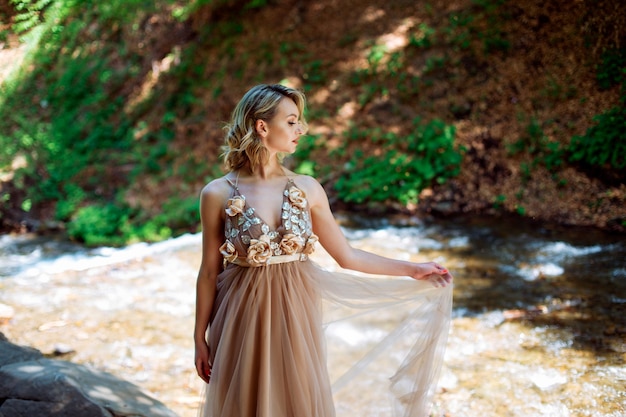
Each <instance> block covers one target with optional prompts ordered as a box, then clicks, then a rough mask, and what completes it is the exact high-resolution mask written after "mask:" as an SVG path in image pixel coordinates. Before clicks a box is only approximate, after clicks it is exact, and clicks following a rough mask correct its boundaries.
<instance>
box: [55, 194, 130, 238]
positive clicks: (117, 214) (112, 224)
mask: <svg viewBox="0 0 626 417" xmlns="http://www.w3.org/2000/svg"><path fill="white" fill-rule="evenodd" d="M128 216H129V213H128V210H125V209H119V208H118V207H117V206H114V205H112V204H107V205H93V206H87V207H83V208H81V209H79V210H78V211H77V212H76V214H75V216H74V218H73V219H72V221H71V222H69V224H68V227H67V233H68V235H69V236H70V238H72V239H75V240H77V241H79V242H83V243H85V244H86V245H88V246H98V245H105V244H113V245H122V244H124V243H126V238H125V236H123V235H122V234H121V233H120V230H122V229H124V228H125V227H126V225H127V224H128Z"/></svg>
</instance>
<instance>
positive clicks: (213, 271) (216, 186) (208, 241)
mask: <svg viewBox="0 0 626 417" xmlns="http://www.w3.org/2000/svg"><path fill="white" fill-rule="evenodd" d="M227 192H228V189H225V187H223V184H220V182H219V180H218V181H213V182H211V183H209V184H208V185H207V186H205V187H204V189H203V190H202V193H201V194H200V219H201V221H202V262H201V264H200V270H199V272H198V280H197V283H196V324H195V329H194V341H195V347H196V354H195V363H196V371H197V372H198V375H199V376H200V378H202V379H203V380H204V381H205V382H207V383H208V382H209V379H210V376H211V365H212V364H211V363H209V348H208V344H207V341H206V331H207V328H208V327H209V320H210V317H211V311H212V309H213V302H214V300H215V293H216V282H217V275H218V274H219V273H220V272H221V271H222V255H221V254H220V252H219V247H220V246H221V244H222V243H223V240H224V218H223V212H224V201H225V199H226V198H227V194H226V193H227Z"/></svg>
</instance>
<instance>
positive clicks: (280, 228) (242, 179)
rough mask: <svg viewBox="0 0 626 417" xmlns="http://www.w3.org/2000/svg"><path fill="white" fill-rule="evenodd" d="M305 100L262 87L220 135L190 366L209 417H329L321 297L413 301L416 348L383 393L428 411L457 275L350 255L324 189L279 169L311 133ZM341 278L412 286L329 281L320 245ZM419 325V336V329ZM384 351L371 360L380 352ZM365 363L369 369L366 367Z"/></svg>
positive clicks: (379, 303)
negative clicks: (220, 167) (317, 260)
mask: <svg viewBox="0 0 626 417" xmlns="http://www.w3.org/2000/svg"><path fill="white" fill-rule="evenodd" d="M304 107H305V97H304V95H303V94H302V93H301V92H299V91H297V90H295V89H291V88H288V87H285V86H282V85H258V86H256V87H254V88H252V89H251V90H249V91H248V92H247V93H246V94H245V95H244V96H243V98H242V99H241V101H240V102H239V103H238V104H237V106H236V108H235V110H234V111H233V114H232V120H231V122H230V125H229V126H228V127H227V133H226V145H225V149H224V150H225V152H224V160H225V166H226V170H227V171H228V173H227V174H226V175H225V176H224V177H221V178H219V179H216V180H213V181H211V182H210V183H209V184H207V185H206V186H205V187H204V189H203V190H202V193H201V197H200V214H201V220H202V263H201V266H200V271H199V273H198V280H197V288H196V291H197V302H196V325H195V333H194V340H195V349H196V354H195V365H196V370H197V372H198V375H199V376H200V378H202V379H203V380H204V381H205V382H206V383H207V384H208V385H207V389H206V399H205V402H204V405H203V406H202V409H201V411H200V414H201V415H202V416H211V417H330V416H334V415H335V408H334V404H333V389H335V388H337V387H339V385H344V384H345V383H346V382H345V381H348V382H347V383H348V384H349V383H350V382H349V381H350V380H351V379H353V376H354V375H355V374H356V369H353V370H351V371H349V372H347V374H346V377H345V378H342V379H341V381H339V383H338V384H339V385H337V387H333V388H331V382H330V378H329V376H328V371H327V367H326V354H325V339H324V326H323V322H322V299H327V300H328V301H329V303H335V304H343V305H347V306H350V307H352V308H364V309H373V308H376V309H380V308H393V307H394V306H395V305H398V304H402V303H407V302H409V303H413V304H414V305H415V306H416V309H415V310H414V311H415V313H414V314H413V315H411V317H408V318H407V319H404V322H403V325H402V326H403V328H406V329H408V332H415V334H412V335H409V337H410V338H411V343H413V346H412V347H411V349H408V351H407V353H406V354H404V356H403V358H404V360H403V362H402V363H401V365H400V369H399V370H397V371H396V370H389V371H390V375H389V376H390V377H391V378H392V379H391V384H390V385H391V386H390V388H391V389H392V390H393V391H394V392H395V393H396V395H397V396H398V397H399V398H400V400H399V401H397V404H396V408H397V409H398V410H399V411H400V413H402V414H403V415H405V416H411V417H417V416H420V417H423V416H425V415H427V413H428V407H429V402H430V400H431V398H432V393H433V387H434V385H435V383H436V379H437V375H438V370H439V368H440V364H441V360H442V356H443V348H444V347H445V341H446V336H447V332H448V325H449V317H450V308H451V287H452V286H451V285H448V284H451V282H452V275H451V274H450V273H449V272H448V271H447V270H446V269H445V268H444V267H442V266H441V265H438V264H437V263H434V262H427V263H413V262H406V261H400V260H394V259H390V258H386V257H382V256H378V255H375V254H372V253H369V252H365V251H362V250H358V249H355V248H352V247H351V246H350V245H349V243H348V242H347V240H346V238H345V237H344V235H343V234H342V232H341V229H340V228H339V227H338V225H337V223H336V222H335V219H334V218H333V214H332V213H331V210H330V207H329V203H328V198H327V196H326V193H325V192H324V189H323V188H322V187H321V185H320V184H319V183H318V182H317V181H316V180H315V179H314V178H311V177H309V176H304V175H297V174H295V173H294V172H291V171H289V170H287V169H286V168H285V167H284V166H283V165H282V164H281V155H285V154H291V153H293V152H294V151H295V150H296V147H297V145H298V141H299V139H300V137H301V135H303V134H304V133H305V132H306V129H307V124H306V121H305V120H304V117H303V112H304ZM318 241H319V244H321V245H322V246H323V247H324V248H325V249H326V251H327V252H328V253H329V254H330V255H331V256H332V257H333V258H334V259H335V260H336V261H337V263H338V264H339V265H340V266H341V267H343V268H347V269H352V270H355V271H360V272H365V273H370V274H384V275H387V276H389V275H392V276H394V275H395V276H404V277H410V278H413V279H408V278H405V279H402V278H397V279H380V278H375V277H372V278H357V277H353V276H349V275H347V274H346V275H339V274H333V273H330V272H327V271H324V270H322V269H320V268H319V267H317V266H316V265H315V264H313V263H312V262H311V261H310V260H309V259H308V255H310V254H311V253H313V251H314V250H315V246H316V244H317V242H318ZM416 326H417V327H416ZM385 347H386V346H385V344H384V342H383V344H382V345H380V346H379V348H378V349H375V350H376V352H372V354H371V355H372V357H373V356H376V355H380V354H381V353H380V352H384V348H385ZM368 360H369V359H368Z"/></svg>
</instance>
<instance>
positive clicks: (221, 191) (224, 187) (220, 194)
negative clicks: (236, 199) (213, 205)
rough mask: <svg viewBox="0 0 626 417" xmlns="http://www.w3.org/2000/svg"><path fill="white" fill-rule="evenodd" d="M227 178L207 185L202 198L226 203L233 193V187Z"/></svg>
mask: <svg viewBox="0 0 626 417" xmlns="http://www.w3.org/2000/svg"><path fill="white" fill-rule="evenodd" d="M228 181H229V180H228V179H227V177H226V176H224V177H220V178H216V179H214V180H212V181H210V182H209V183H208V184H206V185H205V186H204V187H203V188H202V191H201V192H200V198H201V199H203V200H205V199H206V200H209V201H216V200H218V201H226V199H227V198H228V197H229V196H230V194H231V191H232V185H231V184H230V183H229V182H228Z"/></svg>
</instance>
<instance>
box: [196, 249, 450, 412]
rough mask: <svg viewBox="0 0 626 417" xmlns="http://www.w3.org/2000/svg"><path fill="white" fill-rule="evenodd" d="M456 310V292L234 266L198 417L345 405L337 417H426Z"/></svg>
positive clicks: (225, 279)
mask: <svg viewBox="0 0 626 417" xmlns="http://www.w3.org/2000/svg"><path fill="white" fill-rule="evenodd" d="M451 307H452V286H448V287H445V288H435V287H433V286H432V285H431V284H430V283H427V282H421V281H415V280H413V279H410V278H398V277H394V278H389V279H386V278H365V277H359V276H355V275H348V274H340V273H335V272H328V271H325V270H323V269H321V268H319V267H318V266H316V265H315V264H314V263H313V262H311V261H303V262H300V261H297V262H289V263H283V264H275V265H267V266H264V267H256V268H255V267H241V266H237V265H232V264H229V266H228V267H227V268H226V269H225V270H224V271H223V272H222V273H221V274H220V275H219V277H218V283H217V296H216V300H215V304H214V308H213V314H212V317H211V323H210V326H209V332H208V341H209V349H210V355H211V359H212V363H213V369H212V376H211V382H210V384H208V385H207V387H206V394H205V401H204V403H203V405H202V407H201V409H200V414H199V415H200V416H202V417H332V416H335V415H336V411H335V401H334V397H335V398H341V401H342V403H343V404H344V405H345V404H347V406H344V407H343V408H345V409H346V412H345V413H343V412H342V411H343V410H342V409H340V408H339V407H338V409H337V415H338V416H342V415H345V416H346V417H347V416H354V415H367V413H363V412H356V413H355V411H356V410H355V408H354V407H355V404H354V403H355V402H356V403H359V404H360V403H363V404H364V405H362V406H361V405H359V407H366V408H367V409H369V410H379V411H376V412H373V413H372V414H370V415H397V416H404V417H425V416H427V415H428V413H429V407H430V402H431V400H432V396H433V393H434V390H435V386H436V382H437V379H438V375H439V370H440V368H441V363H442V359H443V354H444V350H445V344H446V340H447V335H448V329H449V324H450V313H451ZM327 341H329V343H330V345H329V349H328V351H329V352H328V354H327V346H326V345H327ZM335 344H336V345H338V346H339V347H340V348H339V349H335V346H334V345H335ZM335 352H337V353H336V354H335ZM327 356H328V357H327ZM335 356H336V357H335ZM346 358H348V359H346ZM355 358H357V359H355ZM329 371H330V372H329ZM330 375H332V378H333V383H332V384H331V376H330ZM383 393H389V394H390V395H389V398H390V399H391V401H386V399H385V398H386V396H387V395H386V394H383ZM351 403H353V404H351ZM392 409H393V410H394V411H393V412H392V411H391V410H392ZM385 410H386V411H385Z"/></svg>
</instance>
